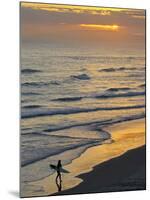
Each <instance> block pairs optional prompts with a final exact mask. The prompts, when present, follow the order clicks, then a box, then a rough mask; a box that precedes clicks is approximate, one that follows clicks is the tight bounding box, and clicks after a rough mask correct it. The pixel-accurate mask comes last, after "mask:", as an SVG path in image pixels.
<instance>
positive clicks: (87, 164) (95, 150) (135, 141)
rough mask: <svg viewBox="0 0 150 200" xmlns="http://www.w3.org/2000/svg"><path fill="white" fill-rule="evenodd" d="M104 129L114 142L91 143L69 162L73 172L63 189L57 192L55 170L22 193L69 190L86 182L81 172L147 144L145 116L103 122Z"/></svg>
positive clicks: (64, 180)
mask: <svg viewBox="0 0 150 200" xmlns="http://www.w3.org/2000/svg"><path fill="white" fill-rule="evenodd" d="M102 129H103V130H104V131H108V132H109V133H110V134H111V138H112V141H113V142H112V143H110V142H108V143H107V142H106V143H104V144H102V145H98V146H93V147H90V148H88V149H87V150H86V151H85V152H84V153H83V154H81V155H80V157H78V158H76V159H75V160H73V161H72V163H70V164H68V165H66V166H65V167H64V168H65V169H67V170H68V171H70V173H68V174H64V175H63V176H62V180H63V182H62V183H63V187H62V192H59V193H58V192H57V187H56V184H55V176H56V174H53V175H51V176H48V177H45V178H44V179H42V180H39V181H36V182H31V183H30V184H28V185H27V187H28V188H32V190H31V191H28V192H27V193H25V194H24V195H23V197H26V196H33V197H34V196H47V195H61V194H66V193H65V191H69V190H70V191H71V190H73V189H74V188H76V187H78V186H79V185H80V184H82V183H84V182H85V180H84V178H83V177H82V175H83V174H86V173H89V174H90V173H91V174H92V172H93V169H94V168H95V166H97V165H101V164H102V163H104V162H109V161H110V160H111V159H114V158H118V157H119V156H121V155H123V154H125V153H126V152H127V151H129V150H131V149H136V148H138V147H141V146H143V145H144V144H145V118H144V119H136V120H132V121H126V122H120V123H117V124H114V125H108V126H103V127H102ZM129 165H130V164H129ZM82 178H83V179H82ZM97 192H99V190H98V191H97ZM69 193H70V192H69ZM78 194H79V193H78Z"/></svg>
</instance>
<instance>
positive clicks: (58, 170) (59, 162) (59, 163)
mask: <svg viewBox="0 0 150 200" xmlns="http://www.w3.org/2000/svg"><path fill="white" fill-rule="evenodd" d="M61 168H62V165H61V160H58V163H57V169H56V171H57V176H56V182H58V179H59V181H60V182H62V180H61V172H60V170H61Z"/></svg>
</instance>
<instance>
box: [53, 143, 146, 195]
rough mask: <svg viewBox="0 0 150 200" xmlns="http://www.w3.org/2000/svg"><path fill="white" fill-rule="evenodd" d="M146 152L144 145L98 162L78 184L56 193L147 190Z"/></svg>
mask: <svg viewBox="0 0 150 200" xmlns="http://www.w3.org/2000/svg"><path fill="white" fill-rule="evenodd" d="M145 153H146V146H145V145H144V146H142V147H138V148H136V149H132V150H129V151H127V152H126V153H124V154H123V155H121V156H119V157H115V158H113V159H110V160H108V161H105V162H103V163H101V164H98V165H96V166H95V167H94V168H93V170H92V171H91V172H88V173H84V174H81V175H79V176H78V177H79V178H81V179H82V180H83V182H82V183H80V184H79V185H78V186H76V187H74V188H71V189H68V190H64V191H62V192H59V193H56V195H58V194H59V195H72V194H85V193H102V192H120V191H131V190H145V189H146V180H145V178H146V171H145V168H146V156H145ZM120 163H121V164H120ZM129 166H130V167H129ZM137 166H138V167H137ZM120 167H121V168H120Z"/></svg>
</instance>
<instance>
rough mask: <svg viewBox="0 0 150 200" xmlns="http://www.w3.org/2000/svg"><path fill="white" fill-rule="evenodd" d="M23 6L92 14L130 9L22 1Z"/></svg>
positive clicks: (104, 14)
mask: <svg viewBox="0 0 150 200" xmlns="http://www.w3.org/2000/svg"><path fill="white" fill-rule="evenodd" d="M21 6H22V7H25V8H32V9H34V10H45V11H49V12H60V13H77V14H82V13H89V14H92V15H102V16H107V15H111V13H113V12H124V11H128V9H125V8H105V7H94V6H76V5H73V6H72V5H58V4H43V3H25V2H23V3H21Z"/></svg>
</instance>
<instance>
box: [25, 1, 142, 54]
mask: <svg viewBox="0 0 150 200" xmlns="http://www.w3.org/2000/svg"><path fill="white" fill-rule="evenodd" d="M21 36H22V40H23V41H26V42H28V41H29V42H32V41H36V42H39V41H47V42H50V43H58V44H60V45H61V44H62V45H77V44H80V45H82V44H83V45H96V46H98V45H101V46H102V47H113V46H114V47H119V48H121V47H124V48H127V49H136V50H137V49H139V50H142V51H143V50H144V48H145V46H144V43H145V11H144V10H139V9H121V8H104V7H88V6H72V5H57V4H42V3H21Z"/></svg>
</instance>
